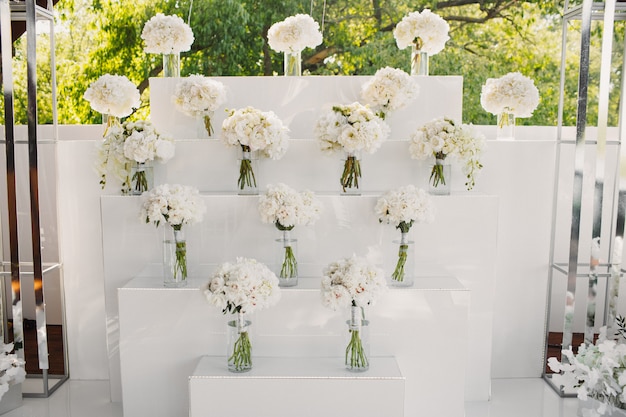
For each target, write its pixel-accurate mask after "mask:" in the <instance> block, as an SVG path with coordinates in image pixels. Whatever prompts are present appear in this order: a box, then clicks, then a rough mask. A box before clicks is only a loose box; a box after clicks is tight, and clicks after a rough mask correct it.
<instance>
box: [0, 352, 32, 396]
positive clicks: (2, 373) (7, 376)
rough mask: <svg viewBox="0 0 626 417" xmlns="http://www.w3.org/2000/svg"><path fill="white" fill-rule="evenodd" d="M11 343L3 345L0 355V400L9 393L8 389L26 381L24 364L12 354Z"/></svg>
mask: <svg viewBox="0 0 626 417" xmlns="http://www.w3.org/2000/svg"><path fill="white" fill-rule="evenodd" d="M13 347H14V345H13V343H8V344H3V347H2V354H1V355H0V400H1V399H2V397H3V396H4V394H6V393H7V392H8V391H9V387H10V386H11V385H14V384H19V383H20V382H23V381H24V379H26V370H25V368H24V367H25V365H26V362H25V361H24V360H22V359H20V358H19V357H18V356H17V355H16V354H15V353H11V352H13Z"/></svg>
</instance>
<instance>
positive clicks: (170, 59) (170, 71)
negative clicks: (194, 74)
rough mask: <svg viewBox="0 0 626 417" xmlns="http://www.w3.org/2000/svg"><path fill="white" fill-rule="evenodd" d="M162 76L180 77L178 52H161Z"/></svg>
mask: <svg viewBox="0 0 626 417" xmlns="http://www.w3.org/2000/svg"><path fill="white" fill-rule="evenodd" d="M163 76H164V77H180V53H172V54H163Z"/></svg>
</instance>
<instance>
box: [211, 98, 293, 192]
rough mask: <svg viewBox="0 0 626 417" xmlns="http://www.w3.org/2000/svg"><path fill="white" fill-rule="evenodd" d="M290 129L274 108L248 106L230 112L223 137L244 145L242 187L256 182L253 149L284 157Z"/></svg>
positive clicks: (239, 182)
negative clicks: (252, 158) (252, 156)
mask: <svg viewBox="0 0 626 417" xmlns="http://www.w3.org/2000/svg"><path fill="white" fill-rule="evenodd" d="M288 131H289V129H288V128H287V127H286V126H284V125H283V122H282V121H281V120H280V119H279V118H278V116H276V114H274V112H271V111H269V112H263V111H261V110H258V109H255V108H254V107H245V108H242V109H238V110H232V111H230V112H229V116H228V117H227V118H226V119H225V120H224V122H223V123H222V140H223V141H224V143H225V144H226V145H229V146H235V147H241V150H242V152H243V155H244V157H243V158H242V160H241V166H240V168H239V179H238V181H237V184H238V186H239V189H240V190H243V189H244V188H246V187H256V186H257V184H256V177H255V175H254V170H253V169H252V163H251V160H250V158H249V154H250V152H255V151H260V152H261V155H263V156H265V157H267V158H271V159H280V158H282V157H283V155H284V154H285V152H287V147H288V146H289V137H288V135H287V132H288ZM246 155H248V158H246Z"/></svg>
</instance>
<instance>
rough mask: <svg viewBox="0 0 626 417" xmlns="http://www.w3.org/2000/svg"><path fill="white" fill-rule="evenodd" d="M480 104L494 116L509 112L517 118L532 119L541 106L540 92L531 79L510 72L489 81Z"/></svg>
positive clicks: (485, 85) (481, 95)
mask: <svg viewBox="0 0 626 417" xmlns="http://www.w3.org/2000/svg"><path fill="white" fill-rule="evenodd" d="M480 104H481V105H482V106H483V108H484V109H485V110H486V111H488V112H489V113H492V114H496V115H497V114H500V113H503V112H509V113H513V114H514V115H515V117H530V116H532V115H533V111H535V109H536V108H537V106H538V105H539V90H537V87H535V83H534V82H533V80H531V79H530V78H528V77H525V76H524V75H522V74H520V73H519V72H510V73H508V74H506V75H504V76H502V77H500V78H489V79H488V80H487V82H486V83H485V84H484V85H483V88H482V92H481V94H480Z"/></svg>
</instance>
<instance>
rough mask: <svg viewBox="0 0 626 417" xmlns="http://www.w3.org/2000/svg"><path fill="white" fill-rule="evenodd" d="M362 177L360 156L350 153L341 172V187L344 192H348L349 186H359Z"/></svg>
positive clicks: (356, 187)
mask: <svg viewBox="0 0 626 417" xmlns="http://www.w3.org/2000/svg"><path fill="white" fill-rule="evenodd" d="M360 178H361V163H360V162H359V159H358V157H357V156H356V155H355V154H353V153H348V154H347V156H346V161H345V162H344V166H343V173H342V174H341V188H342V189H343V192H347V190H346V189H347V188H354V189H358V188H359V179H360Z"/></svg>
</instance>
